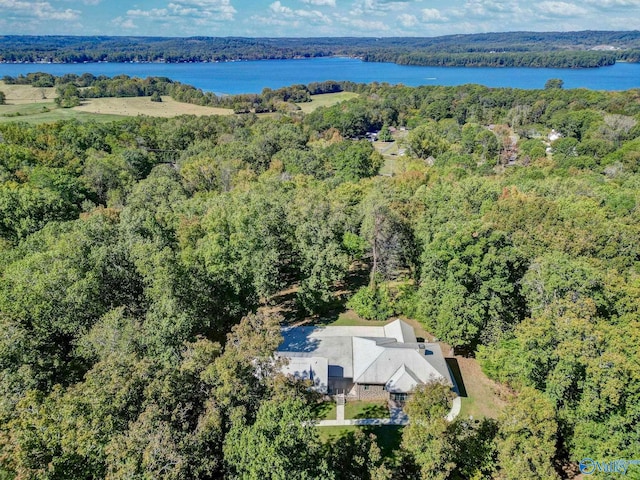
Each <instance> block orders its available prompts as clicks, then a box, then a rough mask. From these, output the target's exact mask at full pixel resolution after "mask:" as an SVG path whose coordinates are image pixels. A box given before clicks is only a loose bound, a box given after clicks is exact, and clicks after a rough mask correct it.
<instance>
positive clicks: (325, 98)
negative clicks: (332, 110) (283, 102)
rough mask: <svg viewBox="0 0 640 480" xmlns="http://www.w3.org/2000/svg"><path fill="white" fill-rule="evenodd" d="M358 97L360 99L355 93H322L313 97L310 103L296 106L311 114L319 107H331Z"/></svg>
mask: <svg viewBox="0 0 640 480" xmlns="http://www.w3.org/2000/svg"><path fill="white" fill-rule="evenodd" d="M356 97H358V94H357V93H353V92H338V93H321V94H320V95H313V96H312V97H311V101H310V102H304V103H296V105H298V106H299V107H300V109H301V110H302V111H303V112H304V113H310V112H313V111H314V110H315V109H316V108H318V107H330V106H332V105H335V104H336V103H340V102H344V101H345V100H351V99H352V98H356Z"/></svg>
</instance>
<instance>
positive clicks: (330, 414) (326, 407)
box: [312, 401, 336, 420]
mask: <svg viewBox="0 0 640 480" xmlns="http://www.w3.org/2000/svg"><path fill="white" fill-rule="evenodd" d="M312 410H313V417H314V418H315V419H316V420H335V419H336V402H333V401H331V402H319V403H317V404H315V405H314V406H313V409H312Z"/></svg>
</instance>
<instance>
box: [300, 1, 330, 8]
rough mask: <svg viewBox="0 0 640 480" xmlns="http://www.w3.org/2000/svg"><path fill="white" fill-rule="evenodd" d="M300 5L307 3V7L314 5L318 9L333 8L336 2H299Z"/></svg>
mask: <svg viewBox="0 0 640 480" xmlns="http://www.w3.org/2000/svg"><path fill="white" fill-rule="evenodd" d="M301 1H302V3H307V4H309V5H315V6H318V7H335V6H336V0H301Z"/></svg>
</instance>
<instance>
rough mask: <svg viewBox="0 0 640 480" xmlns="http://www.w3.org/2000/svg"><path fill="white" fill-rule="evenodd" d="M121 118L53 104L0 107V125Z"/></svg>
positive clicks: (107, 120)
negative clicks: (7, 123)
mask: <svg viewBox="0 0 640 480" xmlns="http://www.w3.org/2000/svg"><path fill="white" fill-rule="evenodd" d="M122 118H125V116H123V115H102V114H95V113H88V112H78V111H76V110H74V109H71V108H58V106H57V105H56V104H55V103H53V102H48V103H24V104H9V105H0V123H6V122H27V123H49V122H57V121H59V120H70V119H76V120H78V121H80V122H86V121H88V120H93V121H96V122H110V121H112V120H120V119H122Z"/></svg>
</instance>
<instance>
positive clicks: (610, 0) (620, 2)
mask: <svg viewBox="0 0 640 480" xmlns="http://www.w3.org/2000/svg"><path fill="white" fill-rule="evenodd" d="M584 3H587V4H589V5H593V6H596V7H602V8H608V7H640V0H584Z"/></svg>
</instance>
